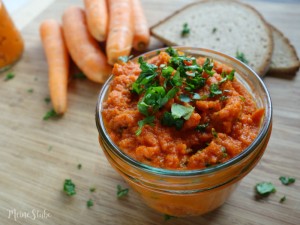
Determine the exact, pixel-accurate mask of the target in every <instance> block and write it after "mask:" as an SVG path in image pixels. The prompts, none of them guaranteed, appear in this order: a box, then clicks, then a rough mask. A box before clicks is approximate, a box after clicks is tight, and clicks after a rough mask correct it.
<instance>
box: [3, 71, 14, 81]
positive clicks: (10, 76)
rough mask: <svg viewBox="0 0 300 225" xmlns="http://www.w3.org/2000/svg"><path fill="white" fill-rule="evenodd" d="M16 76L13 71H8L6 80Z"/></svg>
mask: <svg viewBox="0 0 300 225" xmlns="http://www.w3.org/2000/svg"><path fill="white" fill-rule="evenodd" d="M14 77H15V74H13V73H8V74H6V77H5V79H4V81H8V80H11V79H13V78H14Z"/></svg>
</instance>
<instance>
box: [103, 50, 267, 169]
mask: <svg viewBox="0 0 300 225" xmlns="http://www.w3.org/2000/svg"><path fill="white" fill-rule="evenodd" d="M113 75H114V76H115V78H114V79H113V81H112V83H111V85H110V91H109V94H108V97H107V100H106V101H105V102H104V105H103V110H102V116H103V119H104V123H105V127H106V130H107V132H108V134H109V135H110V137H111V139H112V141H113V142H114V143H116V144H117V145H118V147H119V148H120V149H121V150H122V151H123V152H125V153H126V154H127V155H129V156H131V157H132V158H134V159H136V160H137V161H140V162H142V163H144V164H147V165H150V166H153V167H158V168H164V169H175V170H193V169H203V168H206V167H209V166H213V165H217V164H220V163H223V162H226V161H228V160H229V159H231V158H233V157H235V156H237V155H238V154H240V153H241V152H242V151H243V150H244V149H245V148H247V147H248V146H249V145H250V144H251V142H252V141H253V140H254V139H255V138H256V136H257V134H258V132H259V130H260V123H261V119H262V117H263V116H264V113H265V110H264V109H263V108H257V106H256V103H255V102H254V100H253V98H252V96H251V94H250V93H249V92H248V91H247V90H246V88H245V87H244V86H243V85H242V84H241V83H240V82H239V81H238V80H237V79H236V78H235V71H234V70H233V69H232V68H230V67H228V66H226V65H223V64H221V63H219V62H217V61H213V60H212V59H209V58H201V57H200V58H194V57H190V56H187V55H184V54H183V53H181V52H177V51H176V50H175V49H172V48H169V49H168V50H167V51H166V52H161V53H160V54H158V55H157V56H155V57H153V58H151V59H149V60H147V61H144V59H143V58H139V63H134V62H127V63H121V64H115V66H114V69H113Z"/></svg>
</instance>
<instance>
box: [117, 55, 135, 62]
mask: <svg viewBox="0 0 300 225" xmlns="http://www.w3.org/2000/svg"><path fill="white" fill-rule="evenodd" d="M132 58H133V55H130V56H126V55H125V56H120V57H119V58H118V60H120V61H122V62H123V63H127V62H128V61H129V60H130V59H132Z"/></svg>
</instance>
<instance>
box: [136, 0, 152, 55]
mask: <svg viewBox="0 0 300 225" xmlns="http://www.w3.org/2000/svg"><path fill="white" fill-rule="evenodd" d="M132 9H133V18H134V36H133V48H134V49H135V50H138V51H143V50H145V49H146V48H147V47H148V45H149V42H150V32H149V27H148V23H147V19H146V16H145V14H144V10H143V7H142V5H141V2H140V0H132Z"/></svg>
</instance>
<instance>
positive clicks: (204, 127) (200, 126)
mask: <svg viewBox="0 0 300 225" xmlns="http://www.w3.org/2000/svg"><path fill="white" fill-rule="evenodd" d="M208 125H209V123H203V124H199V125H197V127H196V130H197V131H199V132H204V131H205V129H206V128H207V127H208Z"/></svg>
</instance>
